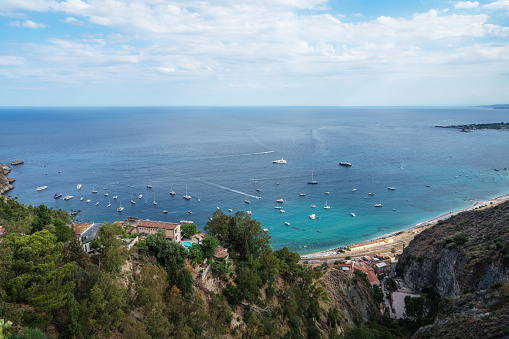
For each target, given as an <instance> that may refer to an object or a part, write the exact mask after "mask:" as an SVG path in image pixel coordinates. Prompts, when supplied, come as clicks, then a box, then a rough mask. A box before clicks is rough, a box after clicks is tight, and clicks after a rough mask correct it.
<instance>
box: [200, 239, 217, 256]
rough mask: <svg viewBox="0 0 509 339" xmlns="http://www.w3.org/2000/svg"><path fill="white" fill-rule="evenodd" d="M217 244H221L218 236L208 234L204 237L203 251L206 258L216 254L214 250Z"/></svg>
mask: <svg viewBox="0 0 509 339" xmlns="http://www.w3.org/2000/svg"><path fill="white" fill-rule="evenodd" d="M217 245H219V240H217V238H216V237H214V236H212V235H209V234H207V235H206V236H205V238H203V241H202V244H201V249H202V251H203V256H204V257H205V258H209V259H210V258H212V256H213V255H214V250H215V249H216V247H217Z"/></svg>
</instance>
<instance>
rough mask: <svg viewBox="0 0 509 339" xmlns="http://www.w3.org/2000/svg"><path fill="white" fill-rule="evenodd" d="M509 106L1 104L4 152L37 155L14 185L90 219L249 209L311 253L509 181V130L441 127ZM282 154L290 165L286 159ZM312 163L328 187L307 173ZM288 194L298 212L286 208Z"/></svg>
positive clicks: (482, 195) (28, 158)
mask: <svg viewBox="0 0 509 339" xmlns="http://www.w3.org/2000/svg"><path fill="white" fill-rule="evenodd" d="M508 116H509V110H494V109H489V108H471V107H460V108H400V107H398V108H388V107H384V108H345V107H343V108H335V107H251V108H247V107H227V108H226V107H198V108H197V107H194V108H189V107H183V108H179V107H161V108H154V107H150V108H146V107H116V108H111V107H108V108H0V126H1V130H2V143H1V146H0V162H4V163H10V162H11V161H12V160H14V159H16V158H19V159H21V160H23V161H25V164H24V165H22V166H18V167H14V168H13V171H12V172H11V174H10V176H11V177H14V178H16V182H15V187H16V188H15V189H14V190H12V191H10V192H9V195H10V196H12V197H17V198H18V201H20V202H22V203H24V204H31V205H39V204H45V205H47V206H50V207H54V208H62V209H65V210H68V211H71V210H79V211H80V212H79V214H78V220H79V221H82V222H88V221H94V222H104V221H108V222H113V221H115V220H123V219H125V218H126V217H127V216H136V217H140V218H143V219H151V220H163V221H170V222H179V221H180V220H191V221H194V222H195V223H196V224H197V225H198V227H199V228H200V229H201V228H202V227H203V225H205V223H206V222H207V220H208V218H209V217H211V216H212V213H213V212H214V211H215V210H216V208H217V207H219V208H220V209H221V210H222V211H224V212H225V213H230V212H229V211H228V210H229V209H232V210H233V212H235V211H239V210H244V211H247V210H249V211H252V217H253V218H255V219H257V220H258V221H260V222H261V224H262V228H267V229H269V234H270V235H271V236H272V244H273V247H274V248H275V249H279V248H282V247H283V246H287V247H288V248H289V249H291V250H293V251H297V252H299V253H302V254H305V253H310V252H315V251H319V250H324V249H328V248H333V247H336V246H341V245H347V244H350V243H354V242H358V241H363V240H367V239H371V238H374V237H378V236H381V235H383V234H387V233H390V232H395V231H398V230H402V229H405V228H408V227H410V226H413V225H415V224H417V223H419V222H422V221H424V220H427V219H429V218H432V217H435V216H437V215H440V214H442V213H446V212H449V211H453V210H457V209H460V208H464V207H467V206H469V205H471V204H472V203H473V201H475V200H484V199H489V198H493V197H495V196H499V195H502V194H507V193H509V172H507V171H505V170H504V168H505V167H509V152H508V146H509V132H500V131H476V132H472V133H461V132H460V131H459V130H455V129H441V128H435V127H434V126H435V125H448V124H463V123H486V122H500V121H507V120H509V119H508ZM281 158H284V159H286V160H287V161H288V163H287V164H285V165H278V164H273V163H272V161H273V160H276V159H281ZM340 161H349V162H351V163H352V164H353V165H354V166H352V167H344V166H339V162H340ZM495 168H496V169H499V171H494V169H495ZM312 173H313V175H314V179H315V180H316V181H318V184H317V185H309V184H307V182H308V181H309V180H311V174H312ZM276 183H279V184H278V185H277V184H276ZM77 184H82V189H81V190H80V191H78V190H76V185H77ZM147 184H151V185H152V186H153V188H151V189H150V188H147ZM42 185H47V186H48V189H47V190H45V191H40V192H39V191H36V188H37V187H38V186H42ZM186 185H187V189H188V194H189V195H191V196H192V199H191V200H189V201H188V200H185V199H183V195H184V194H185V190H186ZM390 186H393V187H395V188H396V190H388V189H387V187H390ZM427 186H429V187H427ZM94 188H95V189H96V190H97V191H98V193H96V194H93V193H92V191H93V190H94ZM172 188H173V190H174V191H175V192H176V193H177V194H176V195H175V196H171V195H170V194H169V192H170V191H171V189H172ZM257 189H259V191H257ZM353 189H356V191H353ZM326 192H329V194H326ZM55 193H61V194H63V196H65V195H72V196H74V198H73V199H71V200H69V201H63V200H62V198H60V199H58V200H55V199H54V198H53V195H54V194H55ZM105 193H108V194H109V196H105V195H104V194H105ZM300 193H304V194H306V195H305V196H299V194H300ZM368 193H374V195H368ZM139 194H142V195H143V197H142V198H141V199H139V198H138V195H139ZM113 195H118V197H119V198H118V200H113V199H112V197H113ZM80 197H83V198H84V200H83V201H80V199H79V198H80ZM280 198H282V199H284V200H285V202H284V203H283V204H279V205H281V206H282V207H283V209H284V210H285V213H281V212H279V210H277V209H275V208H274V207H275V206H276V205H277V203H276V200H277V199H280ZM87 199H90V200H91V202H90V203H88V204H87V203H86V200H87ZM131 199H133V200H134V201H135V202H136V204H132V203H131V202H130V200H131ZM154 200H156V201H157V203H158V204H157V205H154V204H153V201H154ZM245 200H249V201H250V203H249V204H248V203H246V202H245ZM96 202H99V204H98V205H96ZM108 203H111V206H110V207H107V205H108ZM378 203H380V204H382V205H383V207H379V208H377V207H375V204H378ZM120 204H122V206H123V207H125V209H124V211H123V212H121V213H119V212H117V211H116V209H117V207H119V206H120ZM325 204H327V205H329V206H331V207H332V208H331V209H329V210H326V209H324V208H323V207H324V206H325ZM311 205H315V206H316V207H315V208H312V207H311ZM163 210H167V211H168V213H167V214H164V213H163ZM189 212H191V213H189ZM313 213H314V214H316V215H317V217H318V218H317V219H315V220H311V219H310V218H309V215H310V214H313ZM351 213H355V215H356V216H355V217H352V216H351ZM285 222H288V223H290V226H287V225H285Z"/></svg>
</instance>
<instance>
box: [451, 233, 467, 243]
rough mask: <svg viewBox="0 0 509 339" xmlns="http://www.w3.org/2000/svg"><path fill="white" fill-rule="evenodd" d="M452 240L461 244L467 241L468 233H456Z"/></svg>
mask: <svg viewBox="0 0 509 339" xmlns="http://www.w3.org/2000/svg"><path fill="white" fill-rule="evenodd" d="M452 241H453V242H454V243H455V244H457V245H463V244H465V243H466V242H467V241H468V235H467V234H464V233H460V234H456V235H455V236H454V237H453V238H452Z"/></svg>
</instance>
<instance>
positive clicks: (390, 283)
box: [385, 278, 398, 292]
mask: <svg viewBox="0 0 509 339" xmlns="http://www.w3.org/2000/svg"><path fill="white" fill-rule="evenodd" d="M385 284H386V286H387V289H388V290H389V291H390V292H396V291H397V290H398V285H397V284H396V281H394V278H389V279H387V281H386V283H385Z"/></svg>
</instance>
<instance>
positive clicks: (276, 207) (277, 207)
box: [274, 206, 283, 210]
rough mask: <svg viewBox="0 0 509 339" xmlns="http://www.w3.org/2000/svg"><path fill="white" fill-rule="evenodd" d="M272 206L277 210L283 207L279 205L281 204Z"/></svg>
mask: <svg viewBox="0 0 509 339" xmlns="http://www.w3.org/2000/svg"><path fill="white" fill-rule="evenodd" d="M274 208H275V209H277V210H280V209H282V208H283V207H281V206H274Z"/></svg>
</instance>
